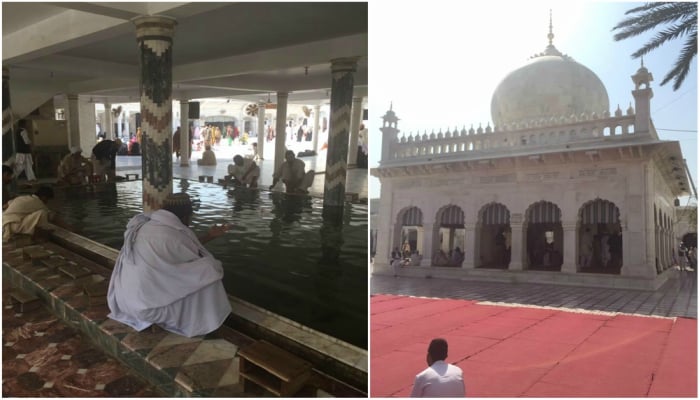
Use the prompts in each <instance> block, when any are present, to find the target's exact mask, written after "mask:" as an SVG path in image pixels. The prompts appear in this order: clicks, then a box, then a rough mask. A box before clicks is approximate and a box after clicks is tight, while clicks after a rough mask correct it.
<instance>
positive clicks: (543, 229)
mask: <svg viewBox="0 0 700 400" xmlns="http://www.w3.org/2000/svg"><path fill="white" fill-rule="evenodd" d="M523 228H524V231H525V235H526V241H525V243H527V249H526V250H527V251H526V254H527V261H526V265H527V268H528V269H532V270H539V271H560V270H561V265H562V264H563V262H564V257H563V255H564V229H563V228H562V226H561V210H559V207H557V205H556V204H554V203H551V202H548V201H540V202H537V203H534V204H532V205H530V207H528V209H527V211H526V212H525V226H524V227H523Z"/></svg>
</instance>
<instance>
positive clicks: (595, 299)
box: [370, 271, 698, 318]
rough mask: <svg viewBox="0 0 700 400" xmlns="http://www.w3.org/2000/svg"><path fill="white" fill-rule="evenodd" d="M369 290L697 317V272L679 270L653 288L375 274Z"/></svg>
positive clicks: (382, 292) (380, 292)
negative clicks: (637, 288)
mask: <svg viewBox="0 0 700 400" xmlns="http://www.w3.org/2000/svg"><path fill="white" fill-rule="evenodd" d="M370 291H371V293H372V294H398V295H405V296H422V297H435V298H451V299H465V300H475V301H490V302H503V303H513V304H527V305H535V306H546V307H557V308H571V309H584V310H598V311H610V312H620V313H627V314H640V315H656V316H663V317H676V316H680V317H688V318H697V315H698V298H697V273H696V272H688V271H679V277H678V278H677V279H670V280H669V281H668V282H666V283H665V284H664V285H663V286H662V287H661V288H659V289H658V290H656V291H643V290H632V289H619V288H616V289H609V288H593V287H576V286H563V285H547V284H536V283H502V282H484V281H475V280H459V279H439V278H432V279H425V278H409V277H397V278H394V277H391V276H383V275H373V276H372V278H371V280H370Z"/></svg>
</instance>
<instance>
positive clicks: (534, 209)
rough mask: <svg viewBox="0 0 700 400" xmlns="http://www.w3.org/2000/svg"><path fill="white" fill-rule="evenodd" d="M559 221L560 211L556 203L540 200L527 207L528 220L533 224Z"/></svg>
mask: <svg viewBox="0 0 700 400" xmlns="http://www.w3.org/2000/svg"><path fill="white" fill-rule="evenodd" d="M560 221H561V211H559V207H557V205H556V204H554V203H550V202H548V201H540V202H539V203H536V204H534V205H533V206H531V207H530V209H529V214H528V222H530V223H534V224H543V223H557V222H560Z"/></svg>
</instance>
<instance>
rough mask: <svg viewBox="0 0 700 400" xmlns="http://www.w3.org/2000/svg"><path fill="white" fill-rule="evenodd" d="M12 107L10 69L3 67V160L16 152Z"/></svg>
mask: <svg viewBox="0 0 700 400" xmlns="http://www.w3.org/2000/svg"><path fill="white" fill-rule="evenodd" d="M12 122H13V121H12V107H10V70H8V69H7V68H3V69H2V161H3V162H5V161H7V160H8V159H9V158H10V157H12V154H14V136H15V135H14V134H13V130H12Z"/></svg>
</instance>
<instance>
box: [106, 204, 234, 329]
mask: <svg viewBox="0 0 700 400" xmlns="http://www.w3.org/2000/svg"><path fill="white" fill-rule="evenodd" d="M192 213H193V210H192V202H191V201H190V197H189V196H188V195H187V194H185V193H177V194H171V195H169V196H168V197H167V198H166V200H165V201H164V202H163V208H162V209H160V210H156V211H153V212H150V213H140V214H137V215H136V216H135V217H133V218H132V219H131V220H130V221H129V223H128V224H127V227H126V232H125V233H124V245H123V246H122V249H121V251H120V252H119V256H118V257H117V262H116V264H115V266H114V270H113V271H112V277H111V279H110V282H109V291H108V294H107V303H108V305H109V309H110V311H111V313H110V314H109V315H108V317H109V318H111V319H113V320H116V321H119V322H121V323H124V324H126V325H129V326H130V327H132V328H134V329H136V330H137V331H141V330H144V329H146V328H148V327H149V326H151V325H154V324H155V325H159V326H160V327H162V328H163V329H165V330H167V331H170V332H173V333H177V334H179V335H183V336H187V337H193V336H199V335H204V334H207V333H209V332H212V331H214V330H216V329H218V328H219V327H220V326H221V324H223V322H224V320H226V318H227V317H228V315H229V314H230V312H231V305H230V304H229V301H228V296H227V295H226V291H225V290H224V286H223V284H222V283H221V279H222V278H223V273H224V271H223V268H222V265H221V262H220V261H218V260H216V259H215V258H214V256H213V255H212V254H211V253H210V252H209V251H207V249H205V248H204V246H203V245H202V243H205V242H207V241H209V240H211V239H214V238H217V237H219V236H221V235H223V234H224V233H225V232H226V231H228V230H229V229H230V227H229V226H228V225H221V226H214V227H212V228H211V229H210V230H209V231H208V232H207V233H206V234H205V235H204V236H202V237H201V238H197V236H196V235H195V234H194V232H193V231H192V230H191V229H190V228H189V227H188V226H189V225H190V223H191V222H192Z"/></svg>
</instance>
